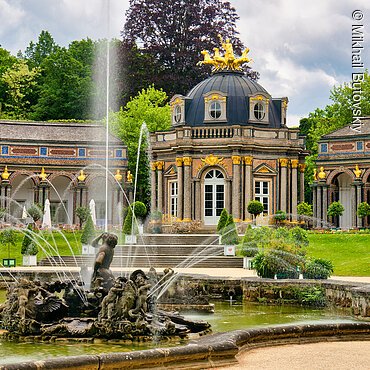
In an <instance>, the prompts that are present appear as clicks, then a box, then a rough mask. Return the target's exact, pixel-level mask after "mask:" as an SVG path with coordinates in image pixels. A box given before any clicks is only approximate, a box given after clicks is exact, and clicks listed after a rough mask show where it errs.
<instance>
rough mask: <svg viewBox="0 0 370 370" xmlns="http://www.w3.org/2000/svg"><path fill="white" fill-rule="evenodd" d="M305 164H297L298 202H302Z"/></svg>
mask: <svg viewBox="0 0 370 370" xmlns="http://www.w3.org/2000/svg"><path fill="white" fill-rule="evenodd" d="M305 169H306V165H305V164H304V163H300V164H299V203H302V202H304V171H305Z"/></svg>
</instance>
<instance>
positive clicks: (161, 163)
mask: <svg viewBox="0 0 370 370" xmlns="http://www.w3.org/2000/svg"><path fill="white" fill-rule="evenodd" d="M163 167H164V161H158V162H157V168H158V170H159V171H162V170H163Z"/></svg>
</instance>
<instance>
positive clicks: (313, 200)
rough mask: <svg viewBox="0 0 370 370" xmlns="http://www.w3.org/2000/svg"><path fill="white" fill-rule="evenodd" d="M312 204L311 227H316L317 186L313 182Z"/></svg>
mask: <svg viewBox="0 0 370 370" xmlns="http://www.w3.org/2000/svg"><path fill="white" fill-rule="evenodd" d="M311 186H312V203H313V218H314V220H313V227H315V226H316V224H317V223H316V218H317V192H316V189H317V184H316V183H315V182H314V183H313V184H312V185H311Z"/></svg>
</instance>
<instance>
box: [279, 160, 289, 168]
mask: <svg viewBox="0 0 370 370" xmlns="http://www.w3.org/2000/svg"><path fill="white" fill-rule="evenodd" d="M279 163H280V166H281V167H287V166H288V158H279Z"/></svg>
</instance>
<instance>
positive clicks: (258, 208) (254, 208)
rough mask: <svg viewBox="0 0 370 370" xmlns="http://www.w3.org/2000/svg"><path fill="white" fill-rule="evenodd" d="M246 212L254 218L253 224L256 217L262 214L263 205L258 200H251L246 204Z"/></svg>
mask: <svg viewBox="0 0 370 370" xmlns="http://www.w3.org/2000/svg"><path fill="white" fill-rule="evenodd" d="M247 211H248V212H249V213H250V214H251V215H253V216H254V219H255V220H254V222H256V217H257V216H258V215H259V214H260V213H262V212H263V204H262V203H261V202H260V201H258V200H251V201H250V202H249V203H248V206H247Z"/></svg>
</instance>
